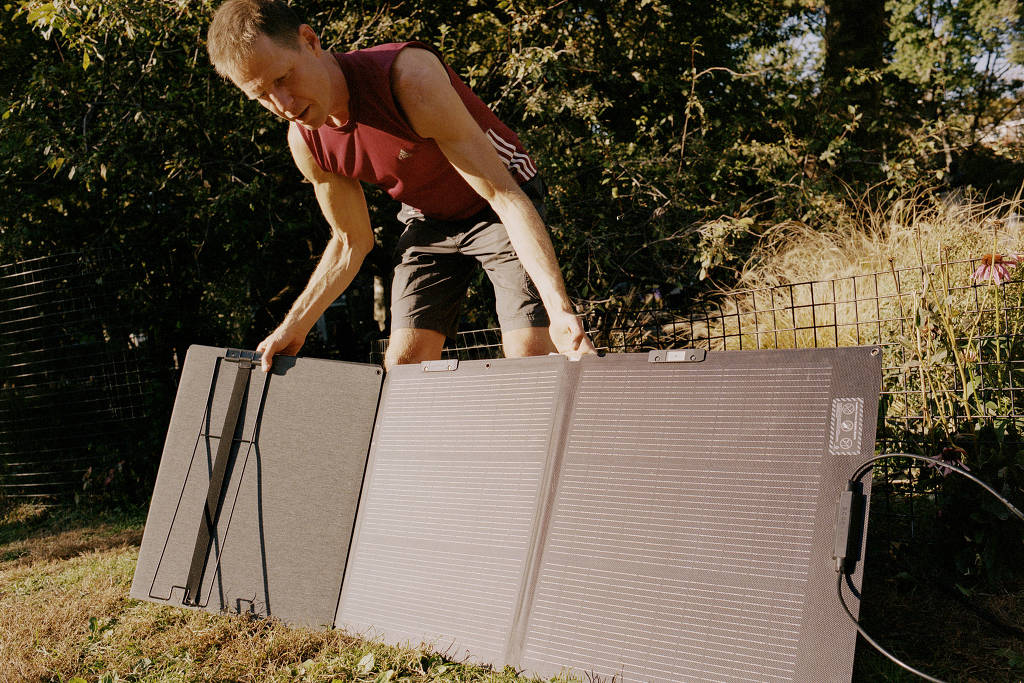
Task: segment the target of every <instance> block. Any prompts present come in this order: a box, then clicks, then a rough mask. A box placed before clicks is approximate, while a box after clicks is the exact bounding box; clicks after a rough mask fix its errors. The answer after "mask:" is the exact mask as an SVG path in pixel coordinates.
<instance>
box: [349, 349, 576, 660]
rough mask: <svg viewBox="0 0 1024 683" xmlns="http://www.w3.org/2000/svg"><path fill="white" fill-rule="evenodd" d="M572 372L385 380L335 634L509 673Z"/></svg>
mask: <svg viewBox="0 0 1024 683" xmlns="http://www.w3.org/2000/svg"><path fill="white" fill-rule="evenodd" d="M567 363H568V361H567V360H566V359H565V358H564V357H562V356H550V357H543V358H530V359H511V360H502V361H473V362H464V363H462V364H461V365H460V366H459V367H458V369H457V370H456V371H454V372H447V371H442V372H424V371H423V369H422V368H421V366H398V367H395V368H394V369H393V370H392V371H390V372H389V373H388V377H387V380H386V381H385V385H384V393H383V396H382V398H381V413H380V415H379V417H378V420H377V428H376V430H375V432H374V438H373V445H372V447H371V453H370V462H369V465H368V468H367V480H366V484H365V487H364V493H363V499H362V501H361V504H360V511H359V520H358V526H357V531H356V536H355V539H354V540H353V545H352V558H351V560H350V562H349V566H348V570H347V572H346V575H345V582H344V586H343V591H342V596H341V602H340V606H339V609H338V615H337V620H336V624H337V626H339V627H342V628H345V629H346V630H348V631H350V632H353V633H360V634H364V635H368V636H381V637H383V638H384V639H385V640H387V641H388V642H409V643H411V644H412V645H414V646H415V645H418V644H419V643H420V642H424V641H425V642H427V643H430V644H432V645H433V646H434V647H436V648H438V649H439V650H441V651H445V652H447V653H449V654H450V655H451V656H453V657H455V658H457V659H462V658H464V657H467V656H469V657H471V658H472V659H474V660H476V661H483V662H501V661H504V659H505V657H506V649H507V645H508V639H509V634H510V633H511V630H512V625H513V622H514V620H515V617H516V614H517V608H518V606H519V605H520V604H521V603H522V597H523V596H522V580H523V576H524V574H525V567H526V563H527V560H528V558H529V556H530V555H531V554H533V553H534V552H535V550H534V547H535V543H536V533H537V526H538V525H537V521H536V520H537V515H538V505H539V504H541V502H542V496H541V492H542V491H543V490H546V489H547V488H548V482H547V479H548V477H549V476H550V474H549V469H548V465H549V463H550V456H549V450H550V445H551V441H552V430H553V428H554V426H555V422H556V416H557V414H558V408H559V406H560V405H562V403H563V402H564V396H565V388H564V386H563V381H564V378H565V373H564V368H565V366H566V365H567Z"/></svg>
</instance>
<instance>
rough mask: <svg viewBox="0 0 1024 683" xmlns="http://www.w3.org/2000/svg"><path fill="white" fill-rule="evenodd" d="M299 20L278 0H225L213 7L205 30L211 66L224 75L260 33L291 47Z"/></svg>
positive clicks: (292, 46)
mask: <svg viewBox="0 0 1024 683" xmlns="http://www.w3.org/2000/svg"><path fill="white" fill-rule="evenodd" d="M301 25H302V21H301V20H300V19H299V17H298V15H296V14H295V12H293V11H292V8H291V7H289V6H288V5H287V4H286V3H285V2H283V1H282V0H227V2H225V3H224V4H222V5H221V6H220V7H218V8H217V11H216V13H215V14H214V15H213V21H212V22H210V30H209V31H207V33H206V51H207V53H208V54H209V55H210V61H211V62H212V63H213V67H214V68H215V69H216V70H217V73H219V74H220V75H221V76H228V75H230V72H231V71H232V70H233V69H234V68H235V67H237V66H238V64H240V63H241V62H242V61H244V60H245V59H247V58H248V57H249V56H250V55H251V54H252V50H253V44H254V43H255V42H256V40H257V38H259V36H260V34H261V33H262V34H263V35H265V36H267V37H268V38H270V39H271V40H273V41H274V42H275V43H277V44H278V45H280V46H282V47H286V48H291V49H295V48H296V47H297V45H298V39H299V38H298V36H299V27H300V26H301Z"/></svg>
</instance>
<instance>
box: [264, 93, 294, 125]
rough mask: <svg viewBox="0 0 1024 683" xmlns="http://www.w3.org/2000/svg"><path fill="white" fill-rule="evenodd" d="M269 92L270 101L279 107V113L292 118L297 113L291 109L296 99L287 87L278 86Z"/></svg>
mask: <svg viewBox="0 0 1024 683" xmlns="http://www.w3.org/2000/svg"><path fill="white" fill-rule="evenodd" d="M268 94H269V96H270V101H271V102H273V103H274V107H275V108H276V109H277V111H278V113H280V114H281V115H282V116H284V117H285V118H291V117H292V116H294V115H295V112H293V111H292V110H291V108H292V103H293V102H294V100H293V99H292V96H291V93H289V92H288V89H287V88H280V87H276V88H274V89H273V90H271V91H270V93H268Z"/></svg>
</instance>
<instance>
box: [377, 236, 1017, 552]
mask: <svg viewBox="0 0 1024 683" xmlns="http://www.w3.org/2000/svg"><path fill="white" fill-rule="evenodd" d="M993 259H994V260H996V261H997V263H996V264H995V265H996V268H995V269H993V268H992V267H991V266H993V264H992V263H991V261H992V260H993ZM998 260H999V258H998V255H989V256H987V257H985V260H984V262H983V261H982V260H980V259H977V260H962V261H943V262H939V263H934V264H922V265H921V266H917V267H908V268H896V267H892V268H890V269H889V270H888V271H886V272H876V273H868V274H864V275H857V276H852V277H845V278H839V279H832V280H821V281H813V282H802V283H785V284H778V285H773V286H765V287H762V288H757V289H747V290H741V291H733V292H728V293H723V294H718V295H714V296H710V297H708V298H705V299H704V300H702V301H698V302H696V303H695V304H694V305H693V306H691V307H690V308H688V309H686V310H682V309H678V308H671V307H662V306H660V305H658V302H656V301H655V302H653V303H654V304H655V305H653V306H652V305H648V306H645V307H642V308H628V307H621V306H615V305H605V306H591V307H590V308H589V309H588V310H586V311H585V313H584V320H585V326H586V328H587V330H588V332H589V334H590V336H591V339H592V340H593V341H594V343H595V345H596V346H597V347H598V349H599V351H603V352H627V351H628V352H639V351H647V350H652V349H665V348H682V347H694V348H705V349H709V350H742V349H786V348H827V347H837V346H851V345H877V346H879V347H881V348H882V351H883V383H882V393H881V406H880V410H879V416H878V432H877V434H878V438H877V450H878V451H879V452H880V453H899V452H909V453H914V454H918V455H928V456H936V457H937V459H938V460H939V461H942V460H945V461H950V462H956V463H964V462H965V458H970V459H971V462H977V461H978V460H979V459H980V460H981V461H983V462H984V463H985V469H986V473H989V474H991V475H992V477H994V478H996V479H1000V481H998V482H996V484H997V486H998V487H1000V488H1002V489H1003V490H1004V491H1005V490H1007V489H1014V488H1015V487H1016V488H1019V485H1020V483H1021V482H1024V477H1022V476H1021V470H1022V468H1024V464H1022V463H1021V457H1020V452H1021V438H1020V432H1021V427H1022V426H1024V411H1022V401H1024V393H1022V391H1024V353H1022V351H1024V281H1022V278H1020V277H1015V278H1012V279H1009V280H1005V278H1008V276H1009V273H1008V271H1007V270H1000V269H999V268H998ZM1004 280H1005V281H1004ZM386 348H387V343H386V341H385V340H381V341H378V342H376V343H375V345H374V348H373V350H372V355H373V357H374V358H375V359H376V360H377V361H378V362H379V361H380V360H382V359H383V354H384V352H385V350H386ZM501 353H502V352H501V335H500V330H497V329H485V330H472V331H467V332H461V333H460V334H459V336H458V339H457V340H455V341H454V343H449V345H448V346H447V347H446V348H445V350H444V356H445V357H446V358H459V359H479V358H494V357H500V356H501ZM940 464H941V463H940V462H939V463H937V466H936V467H929V466H928V465H927V464H925V465H924V466H922V465H921V464H920V463H919V462H915V461H911V460H909V459H902V460H900V459H894V460H892V461H887V462H885V463H883V464H881V465H879V466H878V467H877V468H876V471H875V489H874V490H875V495H874V496H873V500H872V504H873V505H876V506H879V505H880V506H881V509H877V508H876V512H877V514H876V515H875V516H874V517H875V518H876V519H878V520H879V521H880V522H881V523H882V524H883V525H884V527H885V528H884V530H883V531H884V534H885V535H886V536H887V537H888V538H896V539H916V538H920V537H922V535H925V536H926V535H927V534H926V533H924V532H925V531H926V530H925V529H923V528H922V525H924V526H928V523H927V521H926V520H927V519H930V518H931V517H933V516H934V515H933V513H934V509H935V506H936V496H937V495H940V493H939V492H940V489H941V488H942V487H941V486H940V483H941V481H942V480H943V479H944V477H943V476H942V475H943V473H944V471H943V470H942V468H941V467H939V466H938V465H940ZM1000 465H1005V467H1000ZM1007 467H1009V468H1010V469H1009V470H1008V469H1007ZM922 508H925V509H926V510H927V513H928V514H922Z"/></svg>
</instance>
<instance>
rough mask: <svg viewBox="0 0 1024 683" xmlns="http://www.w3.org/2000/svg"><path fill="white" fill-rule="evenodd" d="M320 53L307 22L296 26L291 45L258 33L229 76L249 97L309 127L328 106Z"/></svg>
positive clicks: (327, 83) (327, 111) (328, 110)
mask: <svg viewBox="0 0 1024 683" xmlns="http://www.w3.org/2000/svg"><path fill="white" fill-rule="evenodd" d="M322 54H323V53H322V52H321V50H320V43H319V41H318V40H317V37H316V34H315V33H313V31H312V29H310V28H309V27H308V26H303V27H302V29H300V32H299V34H298V35H297V36H296V43H295V47H294V49H292V48H288V47H283V46H282V45H279V44H278V43H275V42H274V41H273V40H271V39H270V38H268V37H267V36H265V35H261V36H260V37H259V38H257V40H256V42H255V43H254V45H253V53H252V55H251V56H250V57H249V58H248V59H247V60H245V61H244V62H242V63H241V64H239V66H238V68H237V69H235V70H234V72H233V73H232V74H231V80H232V82H234V84H235V85H237V86H238V87H239V88H240V89H241V90H242V92H244V93H245V94H246V95H247V96H248V97H249V99H251V100H256V101H257V102H259V103H260V104H262V105H263V106H264V107H266V108H267V109H269V110H270V111H271V112H273V113H274V114H276V115H277V116H280V117H281V118H283V119H286V120H288V121H295V122H296V123H299V124H300V125H302V126H304V127H305V128H308V129H310V130H313V129H316V128H319V127H320V126H322V125H323V124H324V123H325V122H326V121H327V116H328V115H329V114H330V113H331V106H332V100H331V88H330V77H329V74H328V73H327V70H326V69H325V68H324V65H323V63H322V62H321V61H320V59H319V56H320V55H322Z"/></svg>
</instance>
